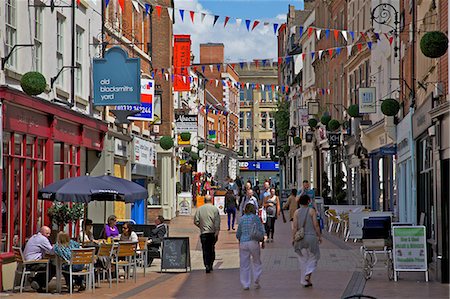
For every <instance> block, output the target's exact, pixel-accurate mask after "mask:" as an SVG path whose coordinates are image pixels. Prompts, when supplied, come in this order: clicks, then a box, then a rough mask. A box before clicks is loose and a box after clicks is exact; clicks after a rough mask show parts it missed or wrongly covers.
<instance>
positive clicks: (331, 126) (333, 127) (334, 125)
mask: <svg viewBox="0 0 450 299" xmlns="http://www.w3.org/2000/svg"><path fill="white" fill-rule="evenodd" d="M340 126H341V124H340V123H339V121H338V120H337V119H332V120H330V121H329V122H328V126H327V127H328V130H330V131H337V130H338V129H339V127H340Z"/></svg>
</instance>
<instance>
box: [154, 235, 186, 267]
mask: <svg viewBox="0 0 450 299" xmlns="http://www.w3.org/2000/svg"><path fill="white" fill-rule="evenodd" d="M189 250H190V249H189V238H188V237H167V238H164V240H163V242H162V256H161V272H163V270H166V271H167V270H177V269H178V270H181V269H184V270H186V272H187V271H188V269H189V270H190V269H191V256H190V251H189Z"/></svg>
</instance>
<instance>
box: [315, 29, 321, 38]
mask: <svg viewBox="0 0 450 299" xmlns="http://www.w3.org/2000/svg"><path fill="white" fill-rule="evenodd" d="M321 32H322V29H316V34H317V40H319V39H320V33H321Z"/></svg>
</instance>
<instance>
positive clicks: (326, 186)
mask: <svg viewBox="0 0 450 299" xmlns="http://www.w3.org/2000/svg"><path fill="white" fill-rule="evenodd" d="M330 192H331V187H330V181H329V180H328V175H327V173H326V172H325V171H324V172H323V173H322V197H323V198H327V197H328V196H329V195H330Z"/></svg>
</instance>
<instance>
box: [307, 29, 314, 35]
mask: <svg viewBox="0 0 450 299" xmlns="http://www.w3.org/2000/svg"><path fill="white" fill-rule="evenodd" d="M313 30H314V28H312V27H309V28H308V37H311V34H312V33H313Z"/></svg>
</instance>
